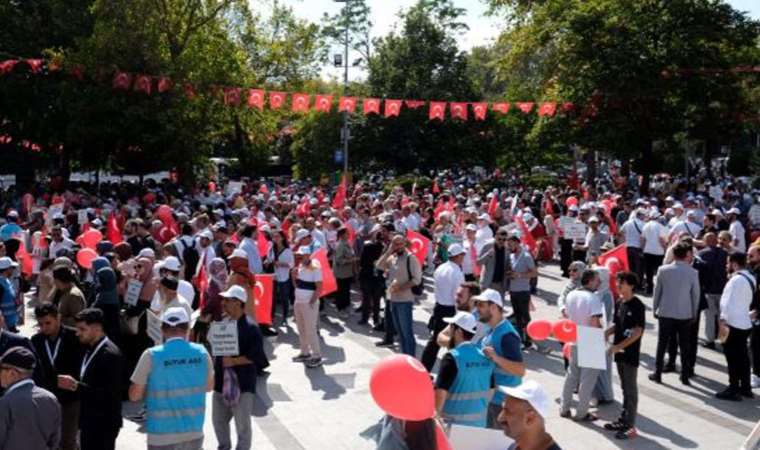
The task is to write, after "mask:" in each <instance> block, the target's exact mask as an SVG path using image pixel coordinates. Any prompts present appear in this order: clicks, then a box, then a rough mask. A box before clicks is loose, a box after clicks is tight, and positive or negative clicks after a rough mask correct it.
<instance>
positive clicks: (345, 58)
mask: <svg viewBox="0 0 760 450" xmlns="http://www.w3.org/2000/svg"><path fill="white" fill-rule="evenodd" d="M334 1H335V2H336V3H345V4H346V6H345V7H344V8H343V20H344V24H345V29H344V46H343V93H344V95H345V94H346V93H347V92H348V20H349V16H348V14H349V11H348V6H349V3H350V1H351V0H334ZM341 137H342V138H343V176H345V177H348V139H349V135H348V111H343V131H342V132H341Z"/></svg>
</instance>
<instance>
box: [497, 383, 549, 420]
mask: <svg viewBox="0 0 760 450" xmlns="http://www.w3.org/2000/svg"><path fill="white" fill-rule="evenodd" d="M499 390H500V391H501V392H503V393H504V394H506V395H508V396H510V397H514V398H519V399H520V400H525V401H526V402H528V403H530V406H532V407H533V409H535V410H536V412H538V413H539V414H540V415H541V417H543V418H544V419H546V415H547V414H548V413H549V396H548V395H546V391H545V390H544V388H542V387H541V385H540V384H538V383H537V382H536V381H535V380H524V381H523V382H522V383H521V384H520V385H518V386H514V387H507V386H499Z"/></svg>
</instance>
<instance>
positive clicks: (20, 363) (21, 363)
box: [2, 347, 37, 370]
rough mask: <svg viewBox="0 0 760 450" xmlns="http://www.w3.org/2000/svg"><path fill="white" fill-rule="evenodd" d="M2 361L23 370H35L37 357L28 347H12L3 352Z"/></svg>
mask: <svg viewBox="0 0 760 450" xmlns="http://www.w3.org/2000/svg"><path fill="white" fill-rule="evenodd" d="M2 363H3V365H6V366H12V367H15V368H17V369H21V370H34V366H36V365H37V358H36V357H35V356H34V353H32V351H31V350H29V349H28V348H26V347H11V348H9V349H8V350H7V351H6V352H5V353H4V354H3V356H2Z"/></svg>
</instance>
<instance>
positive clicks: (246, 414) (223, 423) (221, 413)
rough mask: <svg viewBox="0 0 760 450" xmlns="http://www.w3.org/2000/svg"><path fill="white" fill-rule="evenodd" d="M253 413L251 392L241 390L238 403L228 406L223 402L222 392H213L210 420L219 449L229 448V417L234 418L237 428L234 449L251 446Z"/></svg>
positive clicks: (230, 444) (228, 449)
mask: <svg viewBox="0 0 760 450" xmlns="http://www.w3.org/2000/svg"><path fill="white" fill-rule="evenodd" d="M252 414H253V394H252V393H250V392H241V393H240V400H239V401H238V404H237V405H235V406H234V407H232V408H230V407H229V406H227V405H226V404H225V403H224V400H223V398H222V394H221V393H220V392H214V395H213V403H212V409H211V420H212V422H213V424H214V433H215V434H216V440H217V441H218V442H219V447H217V448H218V449H219V450H231V449H232V438H231V437H230V419H232V418H234V419H235V429H236V430H237V435H238V436H237V437H238V440H237V446H236V447H235V449H236V450H249V449H250V448H251V435H252V433H251V420H252V419H251V415H252Z"/></svg>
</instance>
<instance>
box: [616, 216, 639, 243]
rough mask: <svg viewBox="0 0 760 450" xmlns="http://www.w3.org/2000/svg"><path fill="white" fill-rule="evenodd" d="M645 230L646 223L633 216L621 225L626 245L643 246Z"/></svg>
mask: <svg viewBox="0 0 760 450" xmlns="http://www.w3.org/2000/svg"><path fill="white" fill-rule="evenodd" d="M643 231H644V223H643V222H642V221H640V220H639V219H637V218H635V217H633V218H631V219H628V220H627V221H626V222H625V223H624V224H623V225H622V226H621V227H620V232H621V233H622V234H623V238H624V239H625V246H626V247H632V248H641V233H642V232H643Z"/></svg>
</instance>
